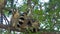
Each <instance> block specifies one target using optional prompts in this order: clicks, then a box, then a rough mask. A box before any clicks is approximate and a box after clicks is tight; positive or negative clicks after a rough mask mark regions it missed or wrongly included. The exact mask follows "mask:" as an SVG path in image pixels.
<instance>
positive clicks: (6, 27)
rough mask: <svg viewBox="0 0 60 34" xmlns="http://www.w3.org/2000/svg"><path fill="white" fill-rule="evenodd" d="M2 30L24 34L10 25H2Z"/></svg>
mask: <svg viewBox="0 0 60 34" xmlns="http://www.w3.org/2000/svg"><path fill="white" fill-rule="evenodd" d="M0 28H2V29H6V30H8V28H9V30H11V31H18V32H22V31H20V30H18V29H16V28H14V27H11V26H9V25H3V24H0Z"/></svg>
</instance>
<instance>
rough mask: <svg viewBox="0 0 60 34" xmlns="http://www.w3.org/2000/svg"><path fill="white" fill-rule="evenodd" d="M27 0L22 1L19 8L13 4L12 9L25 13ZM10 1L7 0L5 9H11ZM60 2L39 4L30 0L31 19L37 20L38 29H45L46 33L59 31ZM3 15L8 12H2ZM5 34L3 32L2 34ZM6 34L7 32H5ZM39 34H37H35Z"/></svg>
mask: <svg viewBox="0 0 60 34" xmlns="http://www.w3.org/2000/svg"><path fill="white" fill-rule="evenodd" d="M26 1H27V0H23V2H24V3H23V5H20V6H19V7H17V6H16V4H13V6H14V7H13V8H19V9H18V10H19V11H20V12H21V11H22V12H24V11H27V8H28V7H27V3H26ZM9 3H11V0H7V4H6V6H7V7H5V8H8V9H9V8H12V7H11V4H9ZM59 3H60V0H49V2H48V3H46V2H39V0H31V5H32V4H33V5H32V9H33V12H32V13H33V16H34V17H33V18H35V19H37V20H39V22H40V29H41V30H43V29H46V30H47V31H60V4H59ZM33 6H34V7H33ZM4 11H5V12H4V13H5V15H8V11H7V10H4ZM4 33H5V32H4ZM6 33H7V32H6ZM30 34H32V33H30ZM33 34H35V33H33ZM37 34H39V32H38V33H37Z"/></svg>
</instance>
